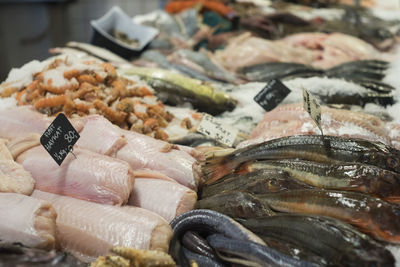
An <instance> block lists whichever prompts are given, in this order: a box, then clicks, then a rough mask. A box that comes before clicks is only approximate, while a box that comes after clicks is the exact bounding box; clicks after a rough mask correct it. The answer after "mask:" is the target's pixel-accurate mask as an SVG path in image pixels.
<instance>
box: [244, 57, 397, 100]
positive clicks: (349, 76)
mask: <svg viewBox="0 0 400 267" xmlns="http://www.w3.org/2000/svg"><path fill="white" fill-rule="evenodd" d="M388 68H389V63H388V62H386V61H381V60H357V61H352V62H346V63H343V64H340V65H338V66H335V67H333V68H330V69H327V70H322V69H319V68H313V67H311V66H307V65H303V64H298V63H288V62H269V63H262V64H256V65H253V66H246V67H244V68H242V69H240V70H239V72H240V73H242V74H243V75H244V76H245V77H246V79H248V80H250V81H259V82H268V81H270V80H272V79H294V78H308V77H312V76H321V77H329V78H340V79H345V80H346V81H349V82H353V83H355V84H358V85H361V86H363V87H364V88H365V89H368V90H371V92H370V93H371V94H372V93H374V92H376V93H381V94H383V95H382V97H383V96H384V95H385V94H389V93H390V92H392V91H393V90H394V88H393V87H392V86H391V85H389V84H386V83H384V82H382V79H383V78H384V77H385V76H386V74H385V71H386V70H387V69H388Z"/></svg>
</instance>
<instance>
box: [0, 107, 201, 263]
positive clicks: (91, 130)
mask: <svg viewBox="0 0 400 267" xmlns="http://www.w3.org/2000/svg"><path fill="white" fill-rule="evenodd" d="M25 118H29V119H25ZM51 121H52V118H48V117H46V116H44V115H42V114H39V113H37V112H34V111H32V109H30V108H28V107H18V108H11V109H4V110H1V111H0V124H2V125H5V128H3V127H2V129H1V130H0V137H5V138H8V139H10V140H7V141H6V140H2V139H0V148H1V151H0V152H1V153H0V157H1V158H4V160H2V159H0V189H2V187H1V186H2V185H3V181H4V178H3V176H1V175H2V174H3V173H2V171H3V169H5V171H4V172H5V173H6V175H8V176H10V174H13V175H14V177H12V179H9V178H8V180H7V182H8V183H10V182H13V183H15V184H17V185H20V186H21V185H23V186H25V187H27V186H28V185H30V187H29V188H28V189H29V190H28V189H25V190H26V192H24V193H26V194H31V193H32V191H33V189H34V182H35V181H36V189H37V190H35V191H34V193H33V195H32V196H34V197H35V198H39V199H43V200H46V201H49V202H50V203H51V204H52V205H53V207H54V209H55V210H56V211H57V214H58V217H57V233H58V235H57V240H58V242H59V243H58V245H59V246H60V247H61V248H62V249H63V250H65V251H69V252H72V253H73V254H75V255H76V256H79V257H80V258H81V259H83V260H85V261H89V260H91V259H93V257H96V256H100V255H104V254H106V253H107V252H108V250H109V249H110V248H111V247H113V246H125V247H133V248H138V249H159V250H163V251H167V250H168V245H169V240H170V238H171V236H172V230H171V228H170V226H169V225H168V222H169V221H171V220H172V219H173V218H175V217H176V216H177V215H179V214H181V213H183V212H186V211H188V210H191V209H193V207H194V204H195V202H196V200H197V195H196V192H195V191H193V190H192V189H196V188H197V181H196V180H195V178H194V177H195V176H194V175H193V171H192V165H193V164H194V163H195V162H196V159H195V156H196V153H195V152H194V150H192V149H191V148H189V147H183V146H175V145H171V144H169V143H167V142H164V141H161V140H156V139H154V138H151V137H148V136H145V135H142V134H138V133H134V132H130V131H126V130H122V129H120V128H119V127H117V126H115V125H113V124H111V123H110V122H109V121H108V120H107V119H105V118H103V117H101V116H99V115H91V116H87V117H85V118H84V119H72V120H71V122H72V123H73V125H74V127H75V128H76V129H77V131H78V132H80V136H81V138H80V139H79V141H78V142H77V144H76V145H75V147H74V154H75V155H76V158H75V157H74V156H73V155H72V154H69V155H68V156H67V157H66V158H65V160H64V161H63V163H62V164H61V166H58V165H57V163H56V162H55V161H54V160H53V159H52V158H51V156H50V155H49V154H48V152H47V151H46V150H45V149H44V148H43V146H41V145H40V143H39V138H40V135H41V134H42V133H43V132H44V131H45V129H46V128H47V127H48V125H49V124H50V123H51ZM13 158H14V159H16V161H17V162H18V163H20V164H21V165H22V166H20V165H19V164H17V163H16V162H14V160H13ZM2 161H8V162H10V164H14V165H15V166H19V167H20V169H21V170H23V168H22V167H24V168H25V169H26V170H27V171H25V173H26V174H28V175H29V177H30V179H31V180H32V182H31V183H28V182H26V181H20V180H21V179H18V177H17V176H16V175H15V174H14V172H15V171H11V170H10V168H8V169H7V168H3V166H2V163H1V162H2ZM14 169H17V168H14ZM28 171H29V172H28ZM135 175H136V176H137V177H141V178H140V179H138V184H137V186H136V185H135V177H134V176H135ZM20 176H21V175H20ZM32 177H33V178H34V180H33V179H32ZM190 188H192V189H190ZM39 190H41V191H39ZM14 191H17V190H14ZM129 198H130V201H129V206H123V207H120V205H123V204H126V203H127V202H128V199H129ZM94 202H96V203H94ZM102 204H103V205H102ZM132 205H134V206H136V207H133V206H132ZM15 210H16V209H15ZM16 219H18V218H16ZM166 220H167V221H168V222H167V221H166ZM2 232H3V231H1V229H0V235H1V234H2ZM0 237H1V236H0ZM0 239H1V238H0ZM11 241H12V239H11ZM27 245H29V244H27Z"/></svg>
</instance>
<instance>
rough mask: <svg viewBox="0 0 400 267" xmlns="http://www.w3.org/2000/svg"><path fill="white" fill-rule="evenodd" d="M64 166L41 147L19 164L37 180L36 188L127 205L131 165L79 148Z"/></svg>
mask: <svg viewBox="0 0 400 267" xmlns="http://www.w3.org/2000/svg"><path fill="white" fill-rule="evenodd" d="M74 154H75V155H76V158H75V157H74V156H73V155H72V154H68V156H67V157H66V158H65V160H64V162H63V163H62V164H61V166H58V165H57V163H56V162H55V161H54V160H53V158H52V157H50V155H49V154H48V153H47V151H46V150H45V149H44V147H42V146H37V147H34V148H31V149H29V150H27V151H25V152H24V153H22V154H21V155H20V156H19V157H18V158H17V161H18V162H19V163H20V164H22V166H23V167H24V168H25V169H26V170H28V171H29V172H30V173H31V174H32V176H33V178H34V179H35V180H36V189H39V190H42V191H46V192H50V193H55V194H59V195H66V196H71V197H75V198H79V199H83V200H87V201H93V202H97V203H102V204H110V205H121V204H123V203H126V202H127V200H128V198H129V195H130V192H131V191H132V188H133V184H134V176H133V173H132V170H131V168H130V166H129V164H128V163H126V162H124V161H122V160H118V159H115V158H111V157H108V156H104V155H100V154H97V153H94V152H91V151H88V150H85V149H80V148H76V149H74Z"/></svg>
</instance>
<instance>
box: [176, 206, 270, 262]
mask: <svg viewBox="0 0 400 267" xmlns="http://www.w3.org/2000/svg"><path fill="white" fill-rule="evenodd" d="M170 225H171V227H172V229H173V231H174V235H173V237H172V240H171V243H170V246H169V254H171V256H172V257H173V258H174V260H175V261H177V262H178V264H179V265H181V266H189V260H188V259H187V258H186V256H185V255H184V250H183V247H182V244H181V242H182V238H183V236H184V235H185V234H186V232H188V231H196V232H201V233H202V234H203V235H212V234H221V235H223V236H225V237H229V238H233V239H235V240H247V241H253V242H255V243H257V244H261V245H265V243H264V241H262V240H261V239H260V238H259V237H258V236H256V235H255V234H253V233H252V232H250V231H249V230H247V229H246V228H244V227H243V226H242V225H240V224H239V223H237V222H236V221H234V220H233V219H231V218H229V217H228V216H225V215H223V214H221V213H218V212H216V211H212V210H192V211H189V212H186V213H184V214H181V215H179V216H178V217H176V218H175V219H174V220H172V221H171V223H170Z"/></svg>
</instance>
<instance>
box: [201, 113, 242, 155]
mask: <svg viewBox="0 0 400 267" xmlns="http://www.w3.org/2000/svg"><path fill="white" fill-rule="evenodd" d="M197 131H198V132H199V133H201V134H204V135H206V136H208V137H210V138H212V139H214V140H216V141H218V142H220V143H222V144H224V145H226V146H229V147H231V146H232V145H233V143H234V142H235V139H236V136H237V134H238V132H239V130H238V129H236V128H234V127H232V126H229V125H225V124H222V123H221V122H220V121H219V120H218V119H216V118H214V117H213V116H211V115H208V114H203V118H202V120H201V122H200V124H199V126H198V127H197Z"/></svg>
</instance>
